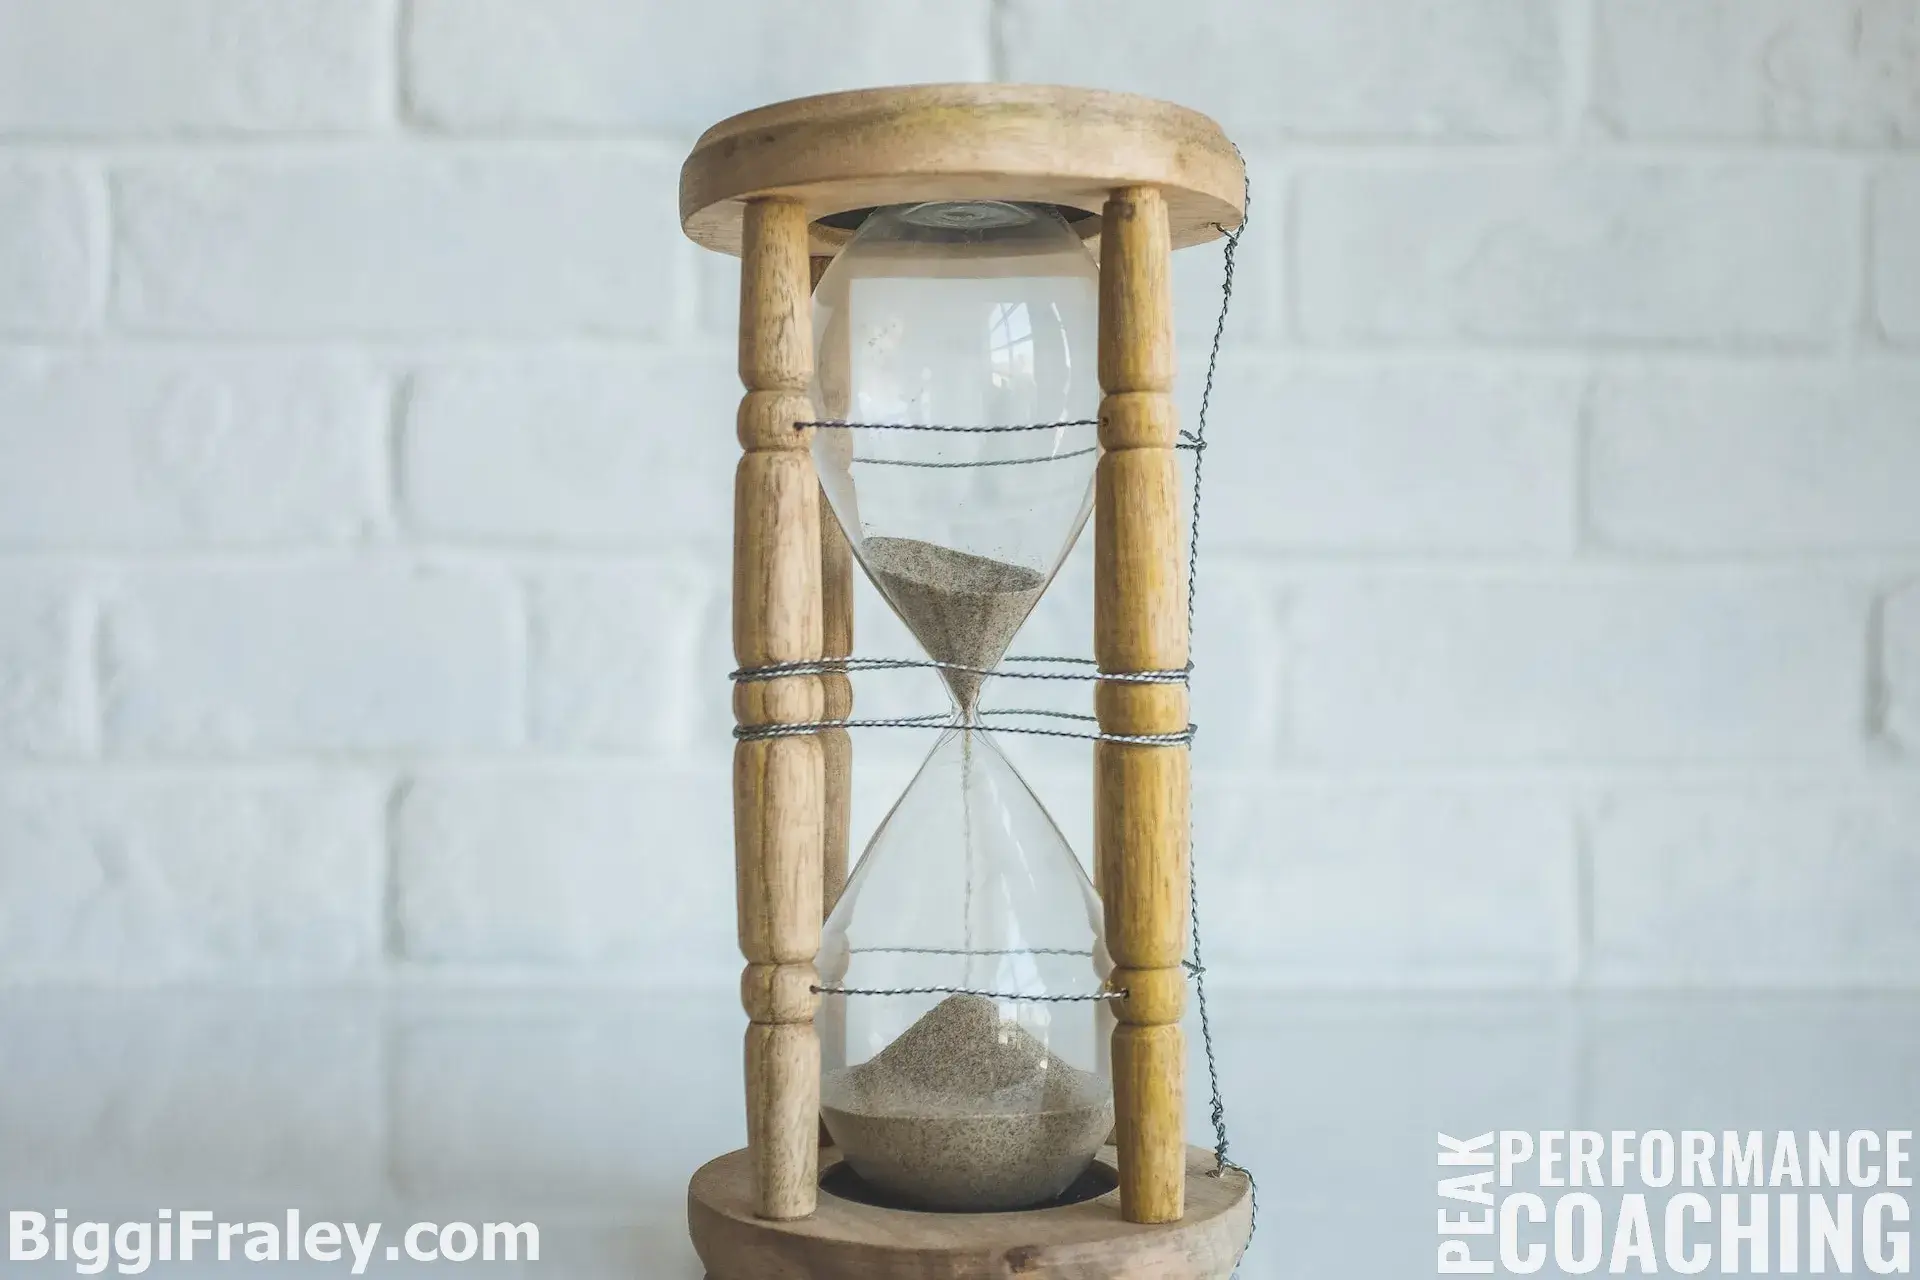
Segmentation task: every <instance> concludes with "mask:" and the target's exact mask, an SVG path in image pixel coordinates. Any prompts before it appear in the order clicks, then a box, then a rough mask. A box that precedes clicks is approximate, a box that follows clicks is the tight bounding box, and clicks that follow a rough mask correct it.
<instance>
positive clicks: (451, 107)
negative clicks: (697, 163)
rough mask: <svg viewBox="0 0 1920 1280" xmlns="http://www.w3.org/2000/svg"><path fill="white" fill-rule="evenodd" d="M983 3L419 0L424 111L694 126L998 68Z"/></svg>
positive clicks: (437, 116) (416, 94) (498, 124)
mask: <svg viewBox="0 0 1920 1280" xmlns="http://www.w3.org/2000/svg"><path fill="white" fill-rule="evenodd" d="M987 8H988V6H987V2H986V0H946V2H945V3H942V2H941V0H852V2H851V3H844V4H841V5H839V6H837V7H836V8H835V10H834V14H833V19H832V21H829V22H823V21H821V14H820V11H819V9H818V7H817V6H815V5H812V4H809V3H807V0H709V3H706V4H702V5H698V6H687V5H676V4H672V3H670V0H642V2H640V3H632V2H626V3H623V2H622V0H552V2H550V3H546V4H542V5H539V6H537V7H530V6H527V5H523V4H516V3H514V2H513V0H416V2H415V3H414V5H413V8H412V10H411V14H410V21H409V23H408V29H407V41H406V44H407V75H408V100H409V106H410V107H411V109H412V111H413V113H414V114H415V115H416V116H417V117H418V118H420V119H422V120H425V121H426V122H428V123H430V124H435V125H439V126H443V127H446V128H450V129H498V128H508V129H517V128H518V129H539V128H541V127H552V126H565V127H569V128H606V129H639V130H646V131H651V132H654V133H657V134H664V135H667V136H672V137H684V138H691V137H693V136H694V135H696V134H698V133H699V132H700V131H701V130H703V129H705V128H706V127H707V126H708V125H710V124H713V123H715V122H716V121H718V120H720V119H722V118H724V117H726V116H729V115H732V114H734V113H735V112H739V111H745V110H747V109H749V108H751V107H757V106H761V105H763V104H765V103H768V102H776V101H780V100H782V99H786V98H797V97H801V96H803V95H806V94H810V93H826V92H830V91H833V90H839V89H854V88H859V87H861V86H863V85H870V84H909V83H920V82H930V81H947V80H985V79H987V78H989V77H990V76H991V74H992V72H991V70H990V65H989V54H988V47H987Z"/></svg>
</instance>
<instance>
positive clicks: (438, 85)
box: [0, 0, 1920, 1186]
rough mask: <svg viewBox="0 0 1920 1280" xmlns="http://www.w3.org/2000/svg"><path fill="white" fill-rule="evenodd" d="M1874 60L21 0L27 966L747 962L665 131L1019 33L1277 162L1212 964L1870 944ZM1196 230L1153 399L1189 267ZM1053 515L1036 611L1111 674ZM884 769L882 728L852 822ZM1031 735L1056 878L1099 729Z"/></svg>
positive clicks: (1195, 275) (1907, 415) (1880, 307)
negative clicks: (1054, 837)
mask: <svg viewBox="0 0 1920 1280" xmlns="http://www.w3.org/2000/svg"><path fill="white" fill-rule="evenodd" d="M1916 41H1920V0H1364V2H1363V3H1339V4H1336V3H1331V2H1330V0H1264V2H1261V3H1255V0H1195V2H1194V3H1190V4H1187V5H1185V6H1180V7H1179V8H1178V10H1177V12H1176V11H1174V10H1170V9H1169V8H1168V7H1167V6H1165V5H1163V4H1154V3H1147V2H1146V0H1120V2H1119V3H1094V0H963V2H960V3H954V2H952V0H949V2H947V3H935V2H934V0H900V2H895V0H859V2H858V3H852V4H848V5H845V6H842V7H841V9H840V10H839V11H838V14H837V16H836V19H835V21H834V22H832V23H830V24H822V23H821V22H820V20H819V13H818V6H815V5H810V4H805V3H800V2H799V0H714V2H712V3H707V4H702V5H698V6H686V5H672V4H668V3H665V0H559V2H557V3H547V4H541V5H526V4H518V3H513V2H511V0H284V2H282V3H276V4H272V5H261V4H257V3H248V2H247V0H153V2H152V3H148V4H143V5H138V6H128V5H116V4H111V3H108V0H57V2H56V0H0V66H5V67H7V68H9V73H8V74H7V75H5V76H3V77H0V984H7V983H42V982H46V983H70V982H90V983H105V984H117V983H127V984H144V983H151V982H170V981H176V980H178V981H194V982H200V981H208V980H211V981H216V982H218V981H232V982H241V983H256V982H265V983H279V982H283V981H299V982H314V981H319V982H329V983H330V982H342V981H351V982H387V981H396V980H397V981H407V980H411V979H414V978H427V977H431V978H434V979H439V978H443V977H444V978H452V979H467V978H480V977H485V978H490V979H491V978H502V979H512V980H536V981H554V980H561V981H575V980H593V979H601V978H604V979H608V980H612V981H618V982H635V981H637V982H643V983H660V984H672V985H691V986H696V987H700V988H702V989H705V990H712V991H720V990H722V989H724V988H726V987H728V986H730V985H731V982H732V975H733V972H734V967H735V965H736V964H737V959H736V957H735V956H734V954H733V951H732V941H731V933H732V922H731V913H732V894H731V893H730V891H729V888H728V886H729V883H730V876H731V869H730V857H731V855H730V849H729V839H728V834H727V812H726V808H727V806H726V793H727V783H726V776H727V772H726V771H727V764H726V762H727V756H728V750H729V742H728V739H727V736H726V730H727V725H728V721H729V711H728V698H727V687H726V684H725V680H724V673H725V671H726V670H727V668H728V666H729V665H730V663H731V656H730V654H729V652H728V638H727V620H726V610H727V589H726V572H727V569H726V562H727V554H728V552H727V548H728V543H729V540H730V536H731V535H730V527H731V525H730V514H729V511H728V503H729V499H730V489H731V480H730V477H731V472H732V468H733V464H734V459H735V456H736V445H735V442H734V440H733V433H732V430H731V424H732V413H733V407H734V404H735V401H736V397H737V395H738V385H737V381H736V379H735V376H734V373H733V353H732V351H731V342H732V329H733V309H734V289H735V287H736V281H737V272H736V271H735V270H734V268H733V266H732V264H731V263H730V262H728V261H725V260H721V259H717V258H713V257H711V256H708V255H704V254H701V253H699V252H698V251H696V250H694V249H693V248H692V247H691V246H689V245H687V244H685V243H684V242H683V241H682V239H681V238H680V237H679V235H678V233H677V230H676V228H675V216H674V195H675V191H674V188H675V176H676V170H677V166H678V163H679V160H680V158H681V156H682V155H683V154H684V152H685V149H686V146H687V144H688V143H689V142H690V141H691V139H692V137H693V136H694V135H695V134H697V132H698V131H699V130H700V129H701V128H703V127H704V126H705V125H707V124H709V123H711V122H713V121H714V120H716V119H718V118H719V117H721V116H723V115H725V114H727V113H729V112H732V111H735V110H740V109H744V108H746V107H750V106H753V105H756V104H757V103H760V102H764V101H768V100H772V99H776V98H779V97H783V96H789V95H794V94H800V93H806V92H813V91H819V90H826V89H831V88H838V87H850V86H855V85H861V84H872V83H886V82H902V81H914V80H937V79H983V78H990V77H1000V78H1007V79H1027V80H1057V81H1064V82H1069V83H1091V84H1100V85H1105V86H1108V87H1113V88H1122V89H1134V90H1138V91H1142V92H1148V93H1155V94H1160V95H1163V96H1169V97H1174V98H1177V99H1180V100H1182V101H1186V102H1189V103H1191V104H1192V105H1194V106H1197V107H1200V108H1202V109H1204V110H1208V111H1210V112H1212V113H1214V114H1215V115H1216V116H1217V117H1218V118H1219V119H1220V120H1221V121H1222V122H1223V123H1224V124H1225V125H1226V126H1227V127H1228V128H1229V130H1230V131H1231V132H1232V133H1233V134H1234V136H1235V137H1236V138H1237V139H1238V140H1239V141H1240V143H1241V144H1242V146H1243V147H1244V148H1245V150H1246V154H1247V156H1248V160H1249V166H1250V169H1251V172H1252V174H1253V179H1254V199H1255V206H1254V212H1255V221H1254V223H1253V225H1252V227H1251V229H1250V230H1249V232H1248V234H1247V237H1246V240H1245V247H1244V252H1243V256H1242V259H1241V262H1240V269H1239V273H1238V275H1237V278H1236V288H1237V292H1236V301H1235V317H1234V324H1233V326H1232V329H1231V331H1230V343H1229V350H1228V355H1227V357H1226V359H1225V360H1224V361H1223V363H1222V366H1221V370H1220V376H1219V383H1218V386H1217V388H1216V400H1215V405H1216V412H1217V415H1218V416H1217V418H1216V420H1215V423H1214V435H1213V440H1214V444H1215V447H1214V449H1213V451H1212V452H1211V453H1210V454H1209V455H1208V471H1207V492H1208V499H1207V510H1206V534H1207V540H1208V559H1207V563H1206V565H1205V576H1204V580H1203V584H1202V595H1201V600H1200V619H1199V633H1198V640H1197V648H1196V652H1197V654H1198V656H1199V660H1200V663H1201V671H1200V675H1199V678H1198V682H1197V684H1196V687H1195V693H1194V706H1195V712H1194V714H1195V718H1196V720H1197V721H1198V722H1199V723H1200V724H1201V737H1200V740H1199V744H1198V747H1197V767H1198V769H1199V777H1200V785H1199V808H1198V835H1197V839H1198V846H1197V847H1198V850H1199V858H1200V869H1201V875H1202V882H1203V887H1204V889H1205V892H1206V894H1207V899H1208V902H1209V903H1210V904H1211V908H1212V919H1211V928H1212V937H1211V938H1210V951H1211V956H1210V958H1211V959H1212V961H1213V963H1214V967H1215V971H1216V974H1217V975H1218V977H1219V978H1220V980H1221V981H1222V982H1225V983H1230V984H1234V985H1243V986H1259V985H1274V984H1282V985H1304V986H1316V985H1331V986H1354V985H1364V986H1390V987H1391V986H1405V985H1412V986H1432V985H1441V986H1452V987H1460V986H1480V985H1496V986H1523V987H1543V986H1545V987H1552V986H1563V985H1575V986H1580V985H1593V986H1674V985H1735V986H1738V985H1767V986H1782V985H1787V986H1812V987H1818V986H1822V985H1846V986H1892V985H1910V984H1912V983H1913V982H1914V981H1915V980H1916V975H1917V974H1920V955H1916V954H1915V951H1914V936H1915V935H1914V933H1913V930H1912V926H1911V922H1912V920H1913V919H1914V917H1915V915H1916V914H1917V913H1920V497H1916V495H1920V152H1916V151H1915V150H1914V148H1915V147H1916V145H1920V58H1916V56H1915V54H1914V49H1915V48H1916V47H1917V46H1916ZM1178 271H1179V282H1178V292H1179V305H1180V307H1181V314H1180V317H1179V331H1180V333H1181V335H1182V342H1183V344H1184V351H1183V364H1182V369H1183V374H1182V383H1181V387H1180V395H1181V399H1182V402H1183V403H1184V404H1185V405H1186V406H1187V412H1188V414H1189V417H1190V416H1191V412H1192V409H1193V407H1194V405H1195V402H1196V400H1197V394H1198V387H1199V381H1200V373H1201V371H1202V369H1203V368H1204V365H1203V356H1204V345H1205V341H1206V338H1207V336H1208V334H1209V333H1210V330H1211V326H1212V307H1213V304H1214V299H1215V291H1216V290H1217V287H1218V283H1219V257H1218V254H1217V252H1216V251H1213V250H1202V251H1197V252H1196V253H1194V254H1191V255H1185V256H1183V258H1182V260H1181V261H1180V264H1179V269H1178ZM1085 553H1086V548H1085V547H1084V546H1083V547H1082V548H1081V549H1080V550H1079V552H1078V553H1077V554H1076V555H1075V557H1074V559H1073V560H1072V561H1071V562H1070V564H1069V565H1068V567H1067V569H1066V571H1065V572H1064V573H1063V575H1062V578H1061V581H1060V585H1059V587H1058V588H1057V592H1058V594H1057V595H1056V596H1055V597H1054V598H1050V599H1049V600H1048V601H1047V602H1046V604H1045V605H1044V606H1043V608H1042V610H1041V612H1040V614H1039V615H1038V616H1037V617H1036V619H1035V621H1034V624H1033V628H1032V631H1031V632H1030V634H1029V636H1028V637H1027V638H1026V640H1025V641H1023V642H1022V644H1021V645H1020V646H1017V647H1021V648H1027V649H1030V650H1040V651H1044V650H1062V649H1064V650H1070V651H1080V652H1085V651H1086V647H1087V634H1088V630H1089V626H1088V610H1087V605H1086V593H1087V583H1088V580H1089V579H1088V573H1087V560H1086V554H1085ZM860 608H861V621H860V639H861V646H862V649H863V650H864V651H865V652H869V653H898V652H903V651H904V646H905V643H906V642H905V638H904V635H903V633H902V631H901V629H900V628H899V627H898V625H897V624H895V623H893V622H892V621H891V620H890V619H887V618H886V617H885V616H884V615H883V614H881V613H880V612H879V611H878V609H877V606H876V604H875V601H874V600H873V598H872V596H871V593H867V594H866V595H865V596H864V597H863V599H862V600H861V605H860ZM1020 692H1021V695H1022V697H1023V698H1024V697H1025V696H1026V695H1027V694H1028V693H1029V692H1030V691H1029V690H1026V689H1022V690H1021V691H1020ZM1051 692H1052V694H1053V696H1055V697H1056V698H1058V699H1060V701H1059V703H1058V705H1063V706H1077V705H1083V704H1084V701H1085V697H1084V691H1080V690H1053V691H1051ZM860 696H861V699H862V701H861V707H862V708H863V709H864V710H868V711H872V712H875V713H887V712H908V711H915V710H920V709H924V708H926V707H928V706H937V705H939V702H940V697H939V695H938V694H937V693H936V692H935V690H934V688H933V685H932V682H931V681H929V680H927V679H925V678H924V676H923V675H921V674H919V673H907V674H900V675H891V676H876V677H874V678H873V679H871V680H863V681H862V684H861V695H860ZM1006 696H1007V695H1006V694H1005V693H1003V694H1002V695H1001V697H1002V698H1003V699H1004V698H1005V697H1006ZM925 745H926V743H925V740H924V739H923V738H920V737H917V736H915V735H912V734H906V733H895V734H871V735H865V736H863V737H862V738H861V739H860V741H859V744H858V751H859V753H860V756H859V758H860V761H861V777H860V788H861V789H860V793H859V795H858V797H857V800H856V805H855V811H856V815H857V820H858V822H859V823H860V824H862V825H864V826H871V824H872V822H873V821H875V820H877V818H878V817H879V815H880V814H882V813H883V812H884V811H885V809H886V807H887V805H888V803H889V802H890V801H891V799H892V795H893V792H894V790H895V789H897V787H898V786H899V785H900V784H901V783H902V782H903V781H904V779H905V778H906V776H908V775H909V774H910V772H911V770H912V767H913V764H914V762H915V758H916V756H917V755H918V753H919V752H920V751H921V750H922V749H923V748H924V746H925ZM1007 747H1008V751H1009V753H1010V754H1011V755H1013V756H1014V757H1015V758H1016V760H1018V761H1019V762H1020V763H1021V764H1022V767H1023V768H1025V769H1027V771H1028V773H1029V775H1030V777H1031V779H1032V780H1033V782H1034V785H1035V786H1036V788H1037V789H1038V790H1039V791H1040V792H1041V794H1042V795H1043V796H1044V797H1045V799H1046V800H1047V801H1048V803H1049V804H1050V805H1052V806H1053V807H1054V808H1056V809H1057V810H1058V811H1059V815H1060V820H1061V824H1062V826H1063V828H1064V829H1065V830H1066V831H1067V832H1068V833H1069V834H1070V835H1071V836H1072V837H1073V838H1074V839H1075V840H1076V842H1077V843H1078V844H1079V845H1080V847H1081V848H1080V851H1081V852H1082V853H1083V854H1084V853H1086V852H1087V850H1086V848H1085V845H1086V839H1087V837H1086V830H1087V821H1086V813H1085V809H1084V797H1085V795H1086V756H1085V753H1084V752H1082V751H1079V750H1078V749H1076V748H1072V747H1068V746H1063V745H1060V744H1050V743H1043V742H1030V741H1011V742H1009V743H1008V744H1007ZM723 1005H724V1002H723ZM460 1051H461V1049H460V1041H459V1039H458V1037H457V1036H454V1037H452V1038H441V1039H436V1040H430V1041H423V1042H421V1043H419V1044H412V1045H408V1046H406V1047H405V1052H404V1053H403V1055H402V1057H403V1063H402V1067H403V1069H402V1075H403V1076H404V1074H405V1072H404V1058H405V1057H406V1056H407V1055H408V1054H419V1055H423V1056H425V1057H431V1056H432V1055H434V1054H441V1053H457V1052H460ZM349 1065H350V1064H349ZM503 1070H505V1071H507V1074H508V1075H511V1064H509V1065H508V1067H507V1068H503ZM348 1074H350V1075H351V1074H352V1073H351V1072H349V1073H348ZM596 1087H597V1086H596ZM420 1101H421V1103H422V1105H421V1106H420V1107H417V1108H410V1110H411V1111H414V1112H417V1113H418V1114H419V1115H420V1116H421V1117H422V1118H421V1121H420V1123H421V1124H422V1126H424V1129H423V1132H426V1134H427V1136H428V1137H432V1136H433V1134H435V1133H437V1132H438V1129H437V1128H436V1127H435V1126H436V1124H437V1123H438V1122H437V1121H436V1120H435V1118H434V1117H435V1114H436V1113H435V1112H434V1111H433V1110H432V1108H431V1107H428V1106H426V1105H425V1104H426V1103H427V1102H428V1101H431V1100H428V1099H421V1100H420ZM456 1101H457V1100H456ZM440 1127H444V1126H440ZM7 1136H8V1138H9V1140H10V1141H11V1140H13V1139H14V1137H15V1136H16V1135H12V1134H9V1135H7ZM26 1139H27V1140H28V1147H29V1149H35V1150H37V1149H40V1148H41V1147H44V1146H45V1145H46V1143H45V1141H42V1140H41V1139H38V1138H35V1136H34V1135H33V1134H28V1135H26ZM292 1140H295V1141H308V1142H310V1141H313V1140H315V1139H313V1135H312V1134H307V1133H305V1132H304V1130H299V1128H298V1126H297V1125H296V1126H295V1132H294V1134H293V1139H292ZM36 1142H38V1143H39V1146H35V1143H36ZM400 1145H401V1146H402V1148H406V1149H410V1148H409V1143H408V1140H407V1135H404V1134H402V1135H401V1136H400ZM421 1149H422V1150H425V1149H426V1146H425V1145H424V1144H423V1145H422V1146H421ZM236 1158H237V1159H239V1160H240V1162H241V1163H242V1164H246V1162H247V1160H249V1159H253V1160H254V1163H255V1164H257V1163H259V1160H258V1159H254V1157H252V1156H248V1155H247V1153H244V1152H243V1153H240V1155H239V1156H237V1157H236ZM261 1158H264V1157H261ZM458 1173H459V1170H458V1169H448V1168H446V1167H443V1166H441V1165H433V1164H430V1163H429V1164H413V1165H409V1164H407V1163H406V1162H405V1161H404V1160H403V1161H402V1162H401V1165H400V1176H401V1177H403V1178H404V1179H407V1180H417V1181H419V1182H420V1183H421V1184H422V1185H426V1186H439V1185H442V1184H444V1183H447V1181H448V1180H449V1179H450V1178H451V1179H456V1180H457V1177H458Z"/></svg>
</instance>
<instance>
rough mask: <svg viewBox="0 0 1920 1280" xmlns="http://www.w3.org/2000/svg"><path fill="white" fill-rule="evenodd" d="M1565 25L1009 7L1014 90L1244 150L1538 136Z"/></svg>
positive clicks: (1513, 2) (1315, 13)
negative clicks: (1143, 99)
mask: <svg viewBox="0 0 1920 1280" xmlns="http://www.w3.org/2000/svg"><path fill="white" fill-rule="evenodd" d="M1558 26H1559V8H1558V7H1557V6H1554V5H1545V4H1538V3H1534V2H1533V0H1466V2H1465V3H1457V2H1448V3H1441V2H1439V0H1368V2H1367V3H1360V4H1341V5H1327V4H1317V3H1313V0H1278V2H1277V3H1267V4H1257V5H1254V4H1243V3H1236V2H1235V0H1201V2H1200V3H1196V4H1191V5H1188V6H1186V7H1184V8H1183V9H1182V10H1181V12H1180V14H1179V15H1178V17H1177V18H1175V17H1173V16H1172V15H1170V14H1169V13H1168V11H1167V9H1166V7H1165V6H1164V5H1162V4H1159V3H1155V0H1123V2H1122V3H1117V4H1116V3H1102V2H1100V0H1068V2H1067V3H1060V2H1059V0H1013V3H1012V4H1011V5H1010V7H1009V10H1008V13H1007V16H1006V32H1005V36H1004V40H1003V43H1004V45H1005V48H1006V58H1007V65H1006V68H1005V76H1006V78H1007V79H1010V80H1028V81H1043V82H1065V83H1072V84H1089V85H1098V86H1100V87H1101V88H1108V89H1126V90H1131V91H1133V92H1136V93H1145V94H1149V95H1152V96H1154V97H1160V98H1169V99H1172V100H1174V101H1176V102H1180V103H1184V104H1186V105H1188V106H1192V107H1195V108H1198V109H1199V110H1202V111H1205V112H1208V113H1209V114H1211V115H1213V116H1215V117H1216V118H1218V119H1219V120H1220V121H1221V122H1222V123H1223V124H1225V125H1226V126H1227V129H1228V132H1229V133H1231V134H1233V135H1234V136H1235V137H1236V138H1237V139H1239V140H1240V141H1241V142H1243V143H1245V142H1249V141H1251V142H1256V143H1258V142H1269V141H1276V140H1280V139H1286V138H1296V137H1328V138H1337V139H1346V138H1356V137H1367V138H1377V137H1541V136H1544V135H1546V134H1547V133H1548V132H1549V131H1550V130H1551V129H1552V128H1553V124H1554V119H1555V116H1556V112H1557V109H1558V108H1557V99H1558V96H1559V84H1560V79H1561V56H1560V52H1559V42H1560V36H1559V31H1558ZM1415 33H1417V36H1416V34H1415Z"/></svg>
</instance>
